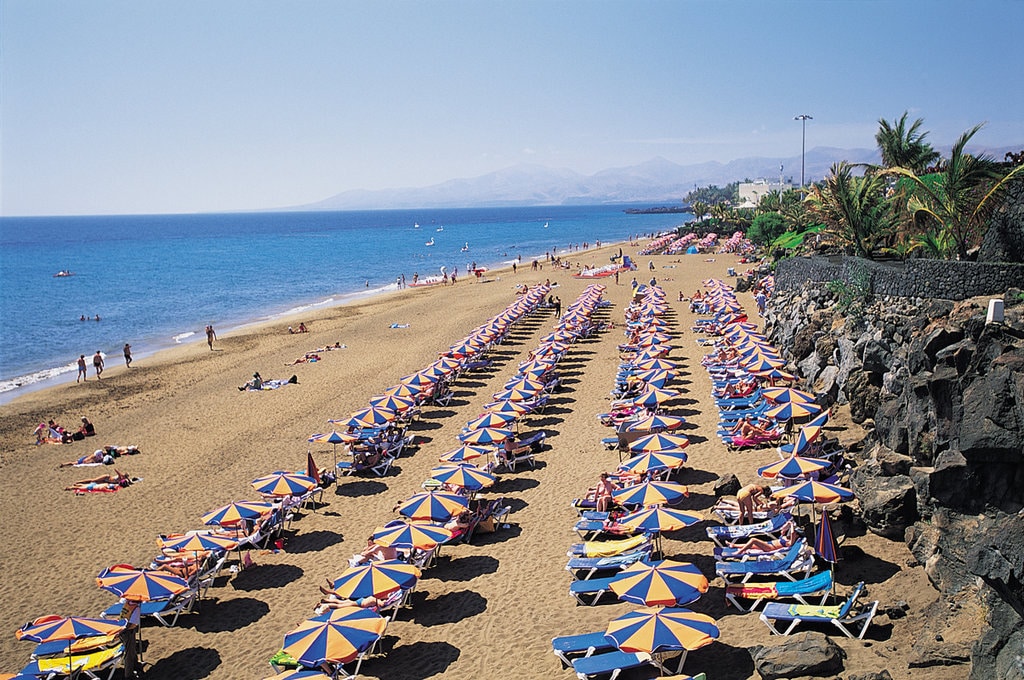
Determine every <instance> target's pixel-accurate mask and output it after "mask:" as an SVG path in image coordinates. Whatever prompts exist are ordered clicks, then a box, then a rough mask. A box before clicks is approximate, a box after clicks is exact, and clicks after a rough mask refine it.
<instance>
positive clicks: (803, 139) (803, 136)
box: [793, 113, 814, 196]
mask: <svg viewBox="0 0 1024 680" xmlns="http://www.w3.org/2000/svg"><path fill="white" fill-rule="evenodd" d="M793 120H798V121H800V127H801V128H802V129H801V133H800V195H801V196H803V192H804V153H805V150H806V148H807V121H809V120H814V116H808V115H807V114H806V113H801V114H800V115H799V116H794V117H793Z"/></svg>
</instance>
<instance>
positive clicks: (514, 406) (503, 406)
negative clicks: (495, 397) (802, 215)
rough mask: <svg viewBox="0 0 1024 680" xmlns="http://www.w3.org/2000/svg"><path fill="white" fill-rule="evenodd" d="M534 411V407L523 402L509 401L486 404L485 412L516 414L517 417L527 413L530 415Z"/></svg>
mask: <svg viewBox="0 0 1024 680" xmlns="http://www.w3.org/2000/svg"><path fill="white" fill-rule="evenodd" d="M532 409H533V407H532V406H530V405H527V404H524V403H523V402H521V401H510V400H508V399H503V400H501V401H491V402H488V403H486V404H484V410H485V411H490V412H492V413H514V414H516V415H523V414H525V413H529V412H530V411H531V410H532Z"/></svg>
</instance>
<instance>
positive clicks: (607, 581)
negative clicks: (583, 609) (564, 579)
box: [569, 576, 618, 607]
mask: <svg viewBox="0 0 1024 680" xmlns="http://www.w3.org/2000/svg"><path fill="white" fill-rule="evenodd" d="M617 578H618V576H607V577H605V578H592V579H587V580H584V581H572V582H571V583H570V584H569V594H570V595H572V596H573V597H574V598H576V601H577V602H579V603H580V604H582V605H584V606H588V607H589V606H592V605H595V604H597V602H598V600H600V599H601V598H602V597H604V596H605V595H607V594H608V593H610V592H612V589H611V583H612V581H614V580H616V579H617Z"/></svg>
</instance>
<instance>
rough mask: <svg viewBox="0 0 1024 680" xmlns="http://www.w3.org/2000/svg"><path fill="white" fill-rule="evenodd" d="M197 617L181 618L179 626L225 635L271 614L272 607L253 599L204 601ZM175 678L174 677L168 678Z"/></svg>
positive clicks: (198, 608) (200, 605)
mask: <svg viewBox="0 0 1024 680" xmlns="http://www.w3.org/2000/svg"><path fill="white" fill-rule="evenodd" d="M197 612H198V613H197V615H196V616H190V617H188V618H186V617H184V616H183V617H181V619H180V620H179V622H178V625H179V626H181V627H182V628H185V627H189V628H192V629H193V630H195V631H196V632H197V633H225V632H229V631H235V630H241V629H242V628H245V627H246V626H248V625H249V624H251V623H255V622H257V621H259V620H260V619H262V618H263V617H264V616H266V615H267V614H269V613H270V606H269V605H268V604H267V603H266V602H264V601H263V600H257V599H256V598H253V597H237V598H234V599H231V600H218V599H209V600H203V601H202V602H201V603H200V604H199V607H197ZM168 677H174V676H168Z"/></svg>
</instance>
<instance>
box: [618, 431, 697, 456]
mask: <svg viewBox="0 0 1024 680" xmlns="http://www.w3.org/2000/svg"><path fill="white" fill-rule="evenodd" d="M689 445H690V440H689V439H687V438H686V437H684V436H683V435H681V434H663V433H661V432H656V433H654V434H649V435H646V436H643V437H640V438H639V439H637V440H636V441H634V442H632V443H631V444H630V445H629V450H630V451H632V452H634V453H645V452H647V451H664V450H667V449H684V448H686V447H687V446H689Z"/></svg>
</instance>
